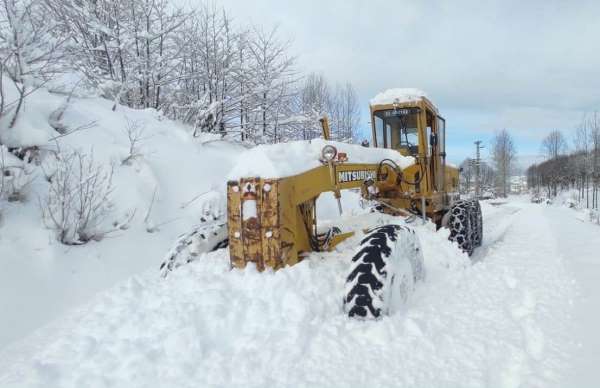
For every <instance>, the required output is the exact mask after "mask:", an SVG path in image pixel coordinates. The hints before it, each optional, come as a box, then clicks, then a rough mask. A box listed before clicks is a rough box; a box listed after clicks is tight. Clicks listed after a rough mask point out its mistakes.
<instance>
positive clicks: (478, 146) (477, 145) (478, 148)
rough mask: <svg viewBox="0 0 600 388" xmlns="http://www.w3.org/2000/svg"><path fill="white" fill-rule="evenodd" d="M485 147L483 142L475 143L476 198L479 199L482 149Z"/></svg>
mask: <svg viewBox="0 0 600 388" xmlns="http://www.w3.org/2000/svg"><path fill="white" fill-rule="evenodd" d="M483 147H484V146H482V145H481V140H477V141H476V142H475V198H476V199H479V197H480V196H481V181H480V180H479V178H480V167H481V152H480V151H481V149H482V148H483Z"/></svg>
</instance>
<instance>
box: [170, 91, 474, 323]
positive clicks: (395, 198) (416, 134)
mask: <svg viewBox="0 0 600 388" xmlns="http://www.w3.org/2000/svg"><path fill="white" fill-rule="evenodd" d="M370 113H371V124H372V142H371V148H370V149H369V150H367V151H366V150H365V149H364V147H362V146H358V145H346V144H342V143H335V142H328V141H327V140H329V126H328V122H327V120H326V119H324V120H322V126H323V137H324V139H325V141H324V142H323V148H322V150H321V152H320V157H319V163H318V165H316V166H314V167H313V168H309V169H306V170H305V171H301V172H300V173H298V174H294V175H291V176H282V177H272V176H271V177H268V176H250V177H240V178H239V179H236V180H231V181H229V182H228V184H227V222H226V224H225V223H224V224H223V225H226V230H227V237H228V244H229V255H230V261H231V266H232V268H245V267H246V266H247V265H248V264H252V265H255V266H256V268H257V269H258V270H259V271H262V270H264V269H266V268H271V269H273V270H277V269H280V268H283V267H285V266H289V265H294V264H296V263H298V262H299V261H301V260H302V259H303V257H304V256H305V255H306V254H308V253H310V252H314V251H327V250H331V249H332V248H333V247H335V246H336V245H337V244H339V243H340V242H342V241H344V240H345V239H347V238H349V237H351V236H352V235H354V234H355V233H357V232H359V233H362V232H363V231H347V232H345V233H342V232H341V229H342V228H337V227H330V228H327V229H323V228H321V227H320V225H318V218H317V214H316V209H317V206H316V202H317V198H318V197H319V195H321V194H322V193H324V192H333V193H334V197H335V198H336V199H337V200H338V206H339V211H340V212H341V211H342V207H341V203H340V197H341V195H342V194H343V191H344V190H347V189H360V192H361V196H362V197H363V198H364V199H365V200H367V201H369V202H370V203H372V204H373V211H377V212H382V213H386V214H388V215H392V216H398V218H397V219H398V222H397V223H393V224H391V225H384V226H379V227H376V228H373V229H370V230H368V231H367V232H366V234H365V236H364V238H363V239H362V242H361V245H360V246H359V247H358V249H357V251H356V253H355V255H354V257H353V258H352V262H351V265H350V267H349V275H348V277H347V279H346V295H345V296H344V306H345V310H346V311H347V313H348V314H349V315H350V316H358V317H378V316H379V315H381V314H382V313H386V312H388V307H386V306H388V304H387V303H388V300H389V299H390V298H391V299H397V298H401V299H402V298H404V297H405V295H403V293H402V292H399V291H398V290H406V289H408V288H410V287H412V285H414V283H415V282H416V281H418V280H420V279H422V278H423V277H424V268H423V258H422V252H421V250H420V246H419V242H418V239H417V238H416V235H415V232H414V230H412V229H411V228H409V227H407V226H406V225H404V224H403V223H402V220H404V219H406V218H408V217H410V218H412V219H414V218H415V217H422V218H423V219H424V220H425V219H426V218H428V219H430V220H431V221H433V222H434V223H435V224H436V225H437V226H438V228H441V227H448V228H449V229H450V239H451V240H452V241H456V242H457V244H458V245H459V247H460V248H461V249H462V250H463V251H465V252H466V253H467V254H469V255H470V254H471V253H472V252H473V248H474V247H475V246H477V245H480V244H481V212H480V208H479V204H478V202H477V201H461V200H459V197H458V170H457V169H456V168H454V167H450V166H448V165H447V163H446V150H445V145H446V128H445V120H444V119H443V117H442V116H441V115H440V114H439V112H438V110H437V108H436V107H435V106H434V105H433V103H432V102H431V101H430V100H429V99H428V98H427V97H426V96H425V94H424V93H423V92H420V91H418V90H414V89H392V90H388V91H386V92H384V93H381V94H379V95H377V96H376V97H375V98H374V99H373V100H372V101H371V105H370ZM202 235H204V234H202ZM215 235H216V233H215ZM177 252H179V251H177ZM173 257H176V254H175V255H171V256H170V259H169V260H170V262H168V261H169V260H168V261H167V262H165V264H166V266H167V268H169V269H170V268H172V267H173V265H172V264H173V260H174V259H173ZM401 263H404V264H405V265H404V264H401ZM165 264H163V265H165ZM398 268H410V271H409V272H410V273H409V274H406V273H404V274H402V276H400V275H399V274H397V271H398ZM397 275H398V276H397Z"/></svg>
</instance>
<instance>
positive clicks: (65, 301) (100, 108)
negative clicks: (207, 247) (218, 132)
mask: <svg viewBox="0 0 600 388" xmlns="http://www.w3.org/2000/svg"><path fill="white" fill-rule="evenodd" d="M66 98H67V97H66V96H64V95H57V94H51V93H48V91H47V90H45V89H40V90H38V91H37V92H35V93H34V94H32V95H31V96H29V98H28V100H27V103H26V105H25V108H24V109H25V110H24V112H23V116H22V118H21V120H19V122H18V126H17V127H16V128H15V129H13V130H12V131H11V132H14V133H19V134H20V136H25V137H21V138H19V139H16V138H14V137H13V139H12V140H13V141H17V140H18V141H19V142H20V144H22V145H26V144H32V143H33V144H40V142H41V140H44V139H46V140H47V139H50V138H52V137H56V139H55V140H53V141H50V142H47V143H44V142H43V141H42V142H41V144H46V145H44V146H43V147H41V149H40V151H39V159H40V160H41V164H40V165H35V164H29V165H27V170H28V175H27V177H26V178H25V180H26V181H27V182H29V181H31V182H30V183H29V184H27V185H25V187H24V189H23V195H24V199H23V201H16V202H6V201H4V202H2V205H3V208H2V209H0V214H1V215H0V262H1V265H2V267H3V268H4V270H3V271H0V311H5V312H6V311H8V312H10V313H9V314H3V317H2V320H0V347H3V346H5V345H7V344H8V343H9V342H11V341H13V340H15V339H17V338H20V337H22V336H24V335H26V334H27V333H29V332H30V331H31V330H33V329H34V328H37V327H39V326H41V325H43V324H45V323H47V322H48V321H50V320H51V319H54V318H56V317H58V316H59V315H60V314H61V313H63V312H65V311H66V310H67V309H68V308H69V307H71V306H73V305H77V304H79V303H81V302H83V301H86V300H87V299H88V298H89V297H91V296H92V295H93V294H94V293H95V292H97V291H100V290H103V289H105V288H107V287H108V286H110V285H112V284H113V283H115V282H117V281H119V280H122V279H124V278H126V277H127V276H129V275H131V274H133V273H137V272H139V271H142V270H145V269H147V268H158V265H159V264H160V261H161V259H162V255H163V254H164V252H165V251H166V250H167V249H168V247H169V246H170V244H172V242H173V241H174V239H175V237H177V235H178V234H180V233H182V232H185V231H186V230H187V229H189V228H190V226H192V225H194V224H195V223H198V221H199V218H200V217H201V216H202V215H203V212H204V211H206V210H211V211H219V209H223V206H224V203H223V202H222V199H223V195H222V193H223V190H224V187H225V183H226V181H225V177H226V176H227V173H228V172H229V170H230V169H231V168H232V165H233V163H234V160H235V156H236V155H237V154H239V153H240V152H241V151H243V149H244V148H243V147H242V146H239V145H234V144H230V143H224V142H220V141H215V139H214V138H213V137H210V136H204V137H201V138H193V137H192V136H191V132H190V130H189V129H188V128H186V127H184V126H182V125H180V124H178V123H175V122H173V121H170V120H167V119H165V118H163V117H162V116H161V115H159V114H158V113H157V112H156V111H155V110H152V109H147V110H132V109H129V108H126V107H123V106H119V107H118V109H117V110H116V111H112V109H111V108H112V105H113V104H112V103H111V102H110V101H107V100H105V99H101V98H73V99H72V100H71V102H70V103H69V104H68V106H66V110H64V113H63V115H62V118H61V119H60V124H61V126H62V127H64V128H66V129H67V130H69V131H71V130H73V129H76V128H80V127H86V129H82V130H79V131H75V132H73V133H71V134H69V135H66V136H64V137H60V134H59V133H58V132H56V131H55V130H54V129H53V128H51V127H50V126H49V124H48V123H49V121H51V120H49V119H50V118H52V117H53V116H55V115H56V112H57V110H59V111H60V110H62V107H64V106H65V101H66ZM131 126H136V128H137V129H136V131H137V132H138V133H139V142H138V144H137V145H136V147H135V148H136V149H135V153H136V154H137V155H135V156H134V157H132V158H131V157H130V156H131V155H130V146H131V142H130V140H129V137H128V128H131ZM30 128H37V130H36V131H32V130H30ZM23 134H24V135H23ZM3 135H4V136H5V137H8V136H9V134H7V132H4V133H3ZM12 144H14V143H12ZM58 149H60V150H61V152H62V153H63V154H68V153H69V152H70V150H78V151H80V152H81V153H83V154H86V155H93V159H94V161H95V163H96V164H97V165H99V166H102V167H103V168H104V169H105V170H110V169H111V168H112V169H113V175H112V187H113V192H112V193H111V195H110V203H111V209H110V211H109V213H108V216H107V218H106V220H104V226H105V227H106V228H107V229H109V230H110V229H111V228H112V224H113V223H115V222H116V223H125V224H123V225H122V227H121V228H120V229H117V230H115V231H113V232H112V233H109V234H108V235H107V236H106V237H105V238H104V239H102V241H100V242H94V241H91V242H89V243H88V244H86V245H81V246H66V245H63V244H61V243H59V242H58V241H57V239H56V233H55V231H54V230H51V229H48V228H47V227H46V224H47V223H44V220H43V219H42V211H41V208H40V207H41V206H40V202H43V201H44V198H45V197H46V196H47V194H48V182H47V181H46V180H45V174H46V173H47V172H48V170H49V169H50V168H51V165H52V163H53V161H54V154H55V151H56V150H58ZM4 154H5V155H6V156H8V155H10V154H8V152H6V150H5V152H4ZM128 157H130V158H129V160H127V161H126V163H124V162H123V161H125V160H126V159H127V158H128ZM5 162H6V165H7V166H8V165H10V164H11V163H12V164H14V165H17V166H18V165H22V164H23V162H21V161H20V160H19V159H17V158H14V157H13V158H11V159H10V160H9V159H8V158H7V157H5ZM200 194H202V195H201V196H200V197H199V198H198V199H197V200H195V201H192V200H194V198H196V197H198V196H199V195H200ZM2 205H0V206H2Z"/></svg>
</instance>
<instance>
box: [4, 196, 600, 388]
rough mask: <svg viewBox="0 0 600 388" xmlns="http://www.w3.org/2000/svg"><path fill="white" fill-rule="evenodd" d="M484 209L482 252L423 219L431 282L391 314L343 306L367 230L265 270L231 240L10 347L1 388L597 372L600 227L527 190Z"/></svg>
mask: <svg viewBox="0 0 600 388" xmlns="http://www.w3.org/2000/svg"><path fill="white" fill-rule="evenodd" d="M483 212H484V233H485V236H484V242H483V246H482V247H481V248H480V249H479V251H477V252H476V253H475V256H474V259H475V260H476V263H475V264H473V265H472V264H470V260H469V259H468V258H467V257H466V256H465V255H464V254H462V253H459V252H458V250H457V249H455V247H453V246H452V245H451V244H450V243H449V242H448V241H447V233H446V232H445V231H440V232H435V231H434V230H433V228H432V227H431V225H425V226H422V225H419V224H418V223H413V226H414V227H415V228H416V230H417V233H418V235H419V238H420V240H421V244H422V246H423V250H424V252H423V253H424V257H425V265H426V269H427V280H426V282H425V283H423V284H421V285H420V287H419V288H418V289H417V290H416V293H415V295H414V296H413V298H412V300H411V301H410V302H409V304H408V305H407V306H406V308H405V309H404V310H403V311H400V312H398V313H396V314H394V315H392V316H389V317H385V318H383V319H381V320H378V321H368V322H361V321H354V320H350V319H348V318H346V317H345V316H344V314H343V312H342V303H341V301H342V294H343V286H344V284H343V283H344V276H345V273H346V271H347V268H348V265H349V258H350V256H351V254H352V247H353V246H355V245H356V243H357V241H358V239H359V238H360V236H356V237H354V238H353V239H350V240H348V241H346V242H345V243H343V244H342V245H340V246H339V248H338V250H337V251H336V252H331V253H318V254H313V255H311V257H310V258H309V259H307V260H305V261H303V262H301V263H300V264H298V265H296V266H293V267H291V268H286V269H283V270H280V271H277V272H266V273H262V274H260V273H257V272H256V271H255V270H253V269H252V268H249V269H246V270H244V271H239V270H233V271H230V270H229V267H228V259H227V253H226V250H220V251H217V252H214V253H211V254H207V255H206V256H204V257H203V258H202V259H201V260H198V261H196V262H194V263H192V264H190V265H188V266H184V267H181V268H179V269H177V270H176V271H174V272H173V273H172V274H171V275H170V276H168V277H167V278H166V279H162V278H160V277H159V276H158V271H157V270H156V269H155V268H151V269H149V270H147V271H146V272H144V273H141V274H139V275H136V276H133V277H131V278H129V279H127V280H124V281H121V282H120V283H118V284H117V285H115V286H114V287H112V288H111V289H109V290H107V291H105V292H102V293H100V294H98V295H96V296H95V297H93V298H92V299H91V300H90V301H89V302H88V303H86V304H85V305H84V306H82V307H80V308H78V309H75V310H72V311H71V312H70V313H69V314H67V315H66V316H63V317H62V318H61V319H58V320H55V321H54V322H52V323H51V324H49V325H47V326H46V327H44V328H42V329H39V330H37V331H35V332H34V333H33V334H32V335H31V336H29V337H28V338H25V339H23V340H21V341H18V342H15V343H13V344H11V345H10V346H8V347H6V348H5V349H4V350H3V351H2V352H0V386H65V387H69V386H72V387H81V386H127V387H132V386H133V387H138V386H139V387H141V386H177V387H186V386H189V387H197V386H227V387H231V386H244V387H247V386H290V387H298V386H356V387H362V386H413V387H428V386H435V387H484V386H489V387H519V386H521V387H547V386H557V387H564V386H577V387H593V386H596V383H597V379H596V378H595V374H596V373H595V372H596V371H595V367H597V365H599V363H600V355H599V351H600V343H599V339H600V336H599V335H598V334H597V327H598V324H599V323H600V322H599V320H600V314H599V313H598V307H600V304H599V303H598V302H599V301H600V297H599V295H600V286H598V284H597V282H596V279H598V277H599V276H600V262H599V260H598V258H597V256H598V255H597V252H598V250H599V249H600V239H598V233H600V230H599V228H598V227H597V226H596V225H593V224H590V223H582V222H580V221H579V220H577V218H576V217H575V214H574V213H573V211H572V210H571V209H567V208H564V207H557V206H546V205H539V204H531V203H528V202H527V199H525V198H513V199H510V200H509V201H503V202H501V201H491V202H486V203H484V205H483ZM388 221H389V220H386V219H385V217H383V216H380V215H374V214H367V215H358V216H354V217H349V218H346V219H345V221H344V222H345V223H346V224H348V223H353V226H355V227H360V226H362V225H373V224H376V223H381V222H388Z"/></svg>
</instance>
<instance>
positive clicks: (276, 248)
mask: <svg viewBox="0 0 600 388" xmlns="http://www.w3.org/2000/svg"><path fill="white" fill-rule="evenodd" d="M261 187H262V194H261V195H262V202H261V205H260V220H261V225H260V227H261V238H262V260H263V263H264V266H265V267H270V268H273V269H278V268H281V267H282V266H283V263H282V261H281V245H280V244H281V240H280V238H281V236H280V231H279V182H278V181H277V180H275V179H264V180H262V181H261Z"/></svg>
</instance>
